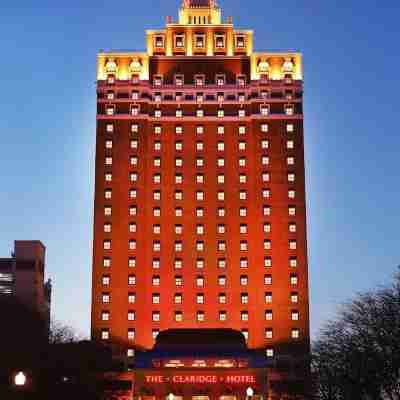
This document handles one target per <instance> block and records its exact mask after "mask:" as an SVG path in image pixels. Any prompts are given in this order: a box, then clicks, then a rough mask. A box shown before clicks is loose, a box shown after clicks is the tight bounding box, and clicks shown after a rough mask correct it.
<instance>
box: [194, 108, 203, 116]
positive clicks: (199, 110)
mask: <svg viewBox="0 0 400 400" xmlns="http://www.w3.org/2000/svg"><path fill="white" fill-rule="evenodd" d="M196 117H199V118H202V117H204V110H203V109H201V108H198V109H197V110H196Z"/></svg>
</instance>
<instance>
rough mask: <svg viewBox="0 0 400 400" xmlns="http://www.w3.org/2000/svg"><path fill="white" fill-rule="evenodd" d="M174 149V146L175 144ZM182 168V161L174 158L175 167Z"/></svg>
mask: <svg viewBox="0 0 400 400" xmlns="http://www.w3.org/2000/svg"><path fill="white" fill-rule="evenodd" d="M175 148H176V144H175ZM182 166H183V160H182V158H180V157H177V158H175V167H182Z"/></svg>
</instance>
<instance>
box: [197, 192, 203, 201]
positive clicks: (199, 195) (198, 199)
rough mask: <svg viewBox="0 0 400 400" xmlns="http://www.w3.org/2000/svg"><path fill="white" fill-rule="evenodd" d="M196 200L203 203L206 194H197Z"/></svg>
mask: <svg viewBox="0 0 400 400" xmlns="http://www.w3.org/2000/svg"><path fill="white" fill-rule="evenodd" d="M196 200H197V201H203V200H204V192H202V191H198V192H196Z"/></svg>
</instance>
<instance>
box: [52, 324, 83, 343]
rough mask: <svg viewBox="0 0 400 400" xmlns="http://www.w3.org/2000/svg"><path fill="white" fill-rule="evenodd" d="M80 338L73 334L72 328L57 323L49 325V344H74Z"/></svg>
mask: <svg viewBox="0 0 400 400" xmlns="http://www.w3.org/2000/svg"><path fill="white" fill-rule="evenodd" d="M80 340H82V338H81V337H80V336H79V335H78V334H77V333H76V332H75V330H74V329H73V328H71V327H70V326H68V325H65V324H63V323H62V322H59V321H52V322H51V323H50V336H49V342H50V344H61V343H75V342H79V341H80Z"/></svg>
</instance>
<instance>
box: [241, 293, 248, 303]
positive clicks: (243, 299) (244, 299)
mask: <svg viewBox="0 0 400 400" xmlns="http://www.w3.org/2000/svg"><path fill="white" fill-rule="evenodd" d="M240 302H241V303H242V304H248V303H249V295H248V294H247V293H241V294H240Z"/></svg>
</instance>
